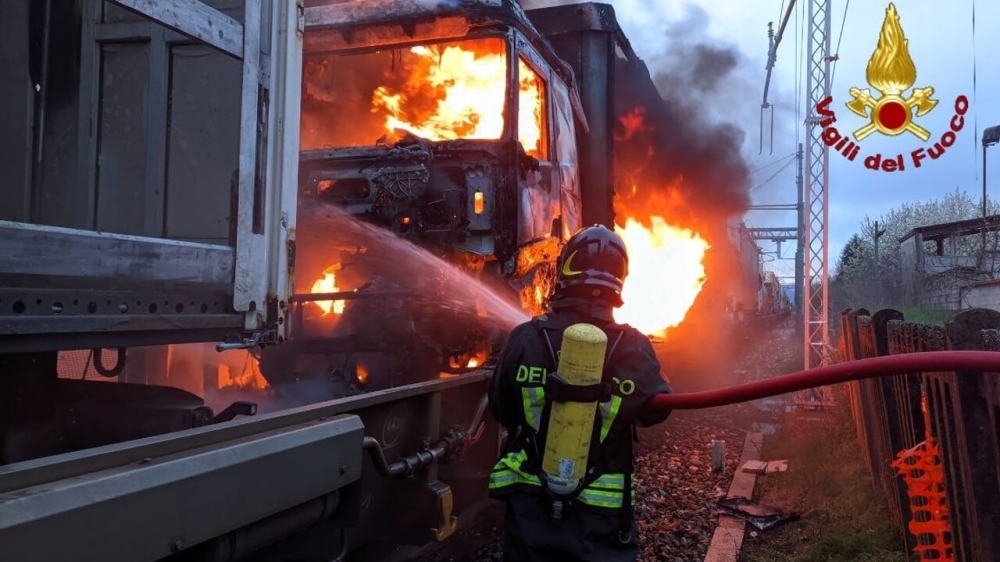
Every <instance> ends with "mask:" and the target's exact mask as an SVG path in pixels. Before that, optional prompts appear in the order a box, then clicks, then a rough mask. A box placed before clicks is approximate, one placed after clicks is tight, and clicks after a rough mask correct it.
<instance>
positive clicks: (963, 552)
mask: <svg viewBox="0 0 1000 562" xmlns="http://www.w3.org/2000/svg"><path fill="white" fill-rule="evenodd" d="M938 350H990V351H1000V312H997V311H993V310H985V309H971V310H966V311H962V312H959V313H956V314H955V315H954V316H952V317H951V318H950V319H949V320H948V322H947V323H946V325H945V326H943V327H942V326H931V325H926V324H915V323H910V322H906V320H905V318H904V317H903V314H902V313H901V312H899V311H897V310H889V309H886V310H880V311H878V312H876V313H875V314H871V313H870V312H869V311H868V310H865V309H847V310H845V311H843V312H842V313H841V335H840V352H841V354H842V355H843V359H844V360H851V359H862V358H867V357H876V356H880V355H895V354H902V353H915V352H922V351H938ZM849 388H850V394H851V406H852V411H853V413H854V419H855V423H856V426H857V431H858V437H859V439H860V441H861V443H862V445H863V447H862V449H863V452H864V456H865V462H866V464H867V466H868V468H869V471H870V472H871V476H872V481H873V484H874V486H875V488H876V489H877V490H878V491H879V492H880V493H881V494H882V495H883V496H884V497H885V500H886V502H887V504H888V507H889V510H890V511H891V512H892V514H893V516H894V518H895V520H896V522H897V523H898V524H899V526H900V527H901V528H902V529H904V530H905V531H907V533H906V535H907V537H908V539H909V546H910V547H911V548H913V549H914V550H916V551H917V552H919V553H921V558H922V559H924V560H933V559H936V560H958V561H961V562H995V561H998V560H1000V437H998V436H1000V377H998V376H997V374H994V373H954V372H946V373H911V374H905V375H896V376H892V377H882V378H877V379H870V380H864V381H858V382H855V383H850V385H849ZM908 451H909V452H910V454H909V455H907V452H908ZM928 451H930V452H928ZM914 455H918V456H919V455H925V457H924V458H927V459H930V460H928V461H927V462H928V463H929V464H923V465H920V466H921V467H924V468H921V469H920V470H918V471H911V474H912V473H917V474H923V473H924V472H936V473H940V474H942V475H943V477H942V478H941V483H934V482H932V481H931V480H926V479H924V480H919V479H918V480H917V481H916V483H914V480H913V479H912V478H910V481H909V485H908V481H907V480H905V479H904V478H903V477H901V476H899V475H898V474H899V473H898V472H897V467H902V466H903V465H905V464H906V463H907V462H910V463H912V462H914V461H913V460H912V459H913V458H915V457H914ZM904 457H906V458H904ZM904 468H905V467H904ZM899 470H900V471H902V470H903V468H900V469H899ZM921 486H922V487H923V488H922V490H923V492H926V493H922V492H921ZM935 494H937V495H938V497H939V496H941V495H943V496H944V498H945V501H943V502H942V505H940V506H935V505H933V501H931V500H928V499H927V498H933V497H935ZM928 501H931V505H927V503H928ZM935 514H937V516H940V519H941V521H942V525H943V526H944V528H945V529H946V530H945V531H944V532H943V534H941V535H938V536H937V537H936V538H935V537H933V536H931V535H933V533H932V532H931V531H932V530H933V525H932V524H931V523H932V522H929V521H928V518H932V517H934V516H935ZM935 541H936V543H935Z"/></svg>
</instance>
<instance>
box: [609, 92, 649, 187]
mask: <svg viewBox="0 0 1000 562" xmlns="http://www.w3.org/2000/svg"><path fill="white" fill-rule="evenodd" d="M618 123H619V124H620V125H621V128H622V129H623V132H621V133H615V140H616V141H619V142H621V141H627V140H629V139H631V138H632V137H634V136H635V135H636V134H638V133H640V132H643V131H645V130H646V108H645V107H642V106H639V107H636V108H634V109H632V111H630V112H628V113H626V114H625V115H623V116H622V117H620V118H619V119H618ZM632 187H633V188H634V187H635V186H632Z"/></svg>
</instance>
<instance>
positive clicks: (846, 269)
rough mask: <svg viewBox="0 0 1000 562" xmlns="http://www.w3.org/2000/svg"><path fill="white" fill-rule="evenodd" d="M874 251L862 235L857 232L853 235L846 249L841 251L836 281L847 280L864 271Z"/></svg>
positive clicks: (835, 275) (845, 246) (835, 276)
mask: <svg viewBox="0 0 1000 562" xmlns="http://www.w3.org/2000/svg"><path fill="white" fill-rule="evenodd" d="M873 253H874V250H873V249H872V246H871V245H870V244H868V243H867V242H865V241H864V240H863V239H862V238H861V236H859V235H857V234H855V235H853V236H851V239H850V240H848V241H847V244H845V245H844V249H843V250H841V252H840V259H839V260H837V270H836V273H835V274H834V281H846V280H847V279H851V278H854V277H855V276H856V275H858V274H859V273H862V272H864V270H865V269H866V268H867V265H868V262H870V261H871V259H872V257H873V255H872V254H873ZM880 253H881V252H880Z"/></svg>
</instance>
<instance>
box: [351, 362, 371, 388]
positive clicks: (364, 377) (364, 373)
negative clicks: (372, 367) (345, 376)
mask: <svg viewBox="0 0 1000 562" xmlns="http://www.w3.org/2000/svg"><path fill="white" fill-rule="evenodd" d="M354 374H355V375H356V376H357V378H358V384H365V383H367V382H368V366H367V365H365V364H364V363H362V362H360V361H359V362H358V363H357V365H355V367H354Z"/></svg>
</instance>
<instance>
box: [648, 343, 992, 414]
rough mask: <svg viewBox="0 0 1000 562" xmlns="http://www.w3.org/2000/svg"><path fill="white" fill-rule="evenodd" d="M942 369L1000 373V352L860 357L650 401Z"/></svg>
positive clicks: (739, 395)
mask: <svg viewBox="0 0 1000 562" xmlns="http://www.w3.org/2000/svg"><path fill="white" fill-rule="evenodd" d="M938 371H942V372H951V371H954V372H956V373H962V372H971V373H1000V353H997V352H994V351H921V352H916V353H905V354H901V355H887V356H883V357H873V358H870V359H858V360H854V361H847V362H844V363H837V364H834V365H826V366H823V367H817V368H814V369H806V370H804V371H798V372H795V373H791V374H788V375H782V376H778V377H774V378H772V379H767V380H763V381H757V382H751V383H746V384H741V385H738V386H731V387H728V388H721V389H717V390H706V391H701V392H686V393H679V394H658V395H656V396H654V397H652V398H650V400H649V404H650V405H651V406H653V407H654V408H657V409H661V410H695V409H699V408H713V407H716V406H726V405H729V404H737V403H740V402H748V401H750V400H757V399H760V398H766V397H769V396H778V395H781V394H787V393H790V392H798V391H800V390H806V389H809V388H816V387H820V386H827V385H831V384H838V383H843V382H848V381H856V380H862V379H872V378H877V377H884V376H891V375H899V374H906V373H919V372H924V373H926V372H938Z"/></svg>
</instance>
